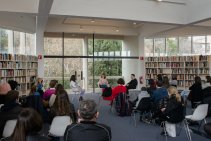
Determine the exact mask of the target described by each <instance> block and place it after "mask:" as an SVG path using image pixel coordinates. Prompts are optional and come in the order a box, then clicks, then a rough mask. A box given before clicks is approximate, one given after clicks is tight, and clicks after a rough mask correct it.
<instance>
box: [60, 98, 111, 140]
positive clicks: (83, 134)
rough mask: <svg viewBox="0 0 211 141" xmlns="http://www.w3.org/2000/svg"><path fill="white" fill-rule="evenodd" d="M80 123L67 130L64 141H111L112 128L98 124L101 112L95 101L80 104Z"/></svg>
mask: <svg viewBox="0 0 211 141" xmlns="http://www.w3.org/2000/svg"><path fill="white" fill-rule="evenodd" d="M78 115H79V118H80V120H79V123H78V124H71V125H69V126H68V127H67V128H66V131H65V135H64V141H110V140H111V129H110V127H108V126H106V125H103V124H99V123H97V122H96V120H97V118H98V115H99V112H98V111H97V104H96V103H95V102H94V101H93V100H83V101H81V102H80V105H79V110H78Z"/></svg>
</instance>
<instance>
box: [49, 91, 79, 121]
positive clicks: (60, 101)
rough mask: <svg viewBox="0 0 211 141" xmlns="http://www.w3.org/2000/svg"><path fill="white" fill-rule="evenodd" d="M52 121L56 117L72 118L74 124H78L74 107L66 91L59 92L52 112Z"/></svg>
mask: <svg viewBox="0 0 211 141" xmlns="http://www.w3.org/2000/svg"><path fill="white" fill-rule="evenodd" d="M50 116H51V120H53V118H54V117H55V116H70V118H71V119H72V122H76V113H75V109H74V105H73V104H72V103H70V101H69V99H68V95H67V92H66V91H65V90H64V89H61V90H59V91H58V93H57V95H56V99H55V102H54V104H53V106H52V108H51V111H50Z"/></svg>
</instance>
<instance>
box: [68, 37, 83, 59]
mask: <svg viewBox="0 0 211 141" xmlns="http://www.w3.org/2000/svg"><path fill="white" fill-rule="evenodd" d="M64 55H68V56H82V55H83V39H77V38H64Z"/></svg>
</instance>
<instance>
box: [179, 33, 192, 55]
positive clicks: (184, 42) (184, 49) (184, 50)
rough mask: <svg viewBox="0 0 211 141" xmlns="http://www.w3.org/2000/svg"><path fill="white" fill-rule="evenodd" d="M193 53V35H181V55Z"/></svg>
mask: <svg viewBox="0 0 211 141" xmlns="http://www.w3.org/2000/svg"><path fill="white" fill-rule="evenodd" d="M190 54H191V37H179V55H184V56H185V55H190Z"/></svg>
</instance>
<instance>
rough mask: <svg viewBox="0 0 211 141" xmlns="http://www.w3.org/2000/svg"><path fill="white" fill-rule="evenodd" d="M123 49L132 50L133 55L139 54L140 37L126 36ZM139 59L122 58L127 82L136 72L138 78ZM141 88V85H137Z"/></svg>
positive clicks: (123, 74)
mask: <svg viewBox="0 0 211 141" xmlns="http://www.w3.org/2000/svg"><path fill="white" fill-rule="evenodd" d="M122 50H123V51H130V54H131V56H139V54H138V53H139V52H138V51H137V50H138V37H137V36H125V37H124V40H123V48H122ZM138 62H139V60H137V59H123V60H122V76H123V77H124V79H125V83H128V82H129V81H130V80H131V78H130V76H131V74H132V73H133V74H135V76H136V78H137V79H138V77H139V73H138V72H139V71H138V68H139V67H138ZM137 88H139V86H138V87H137Z"/></svg>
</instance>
